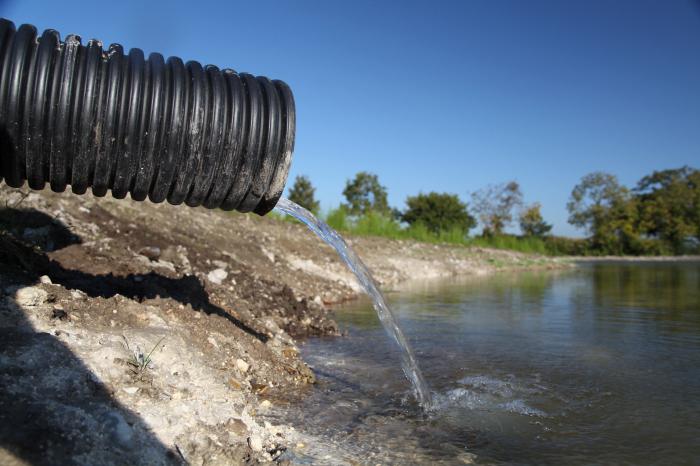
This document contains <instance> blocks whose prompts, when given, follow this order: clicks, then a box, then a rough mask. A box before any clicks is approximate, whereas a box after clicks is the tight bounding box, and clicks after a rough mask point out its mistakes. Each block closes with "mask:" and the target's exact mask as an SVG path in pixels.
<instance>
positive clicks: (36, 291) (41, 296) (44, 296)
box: [15, 286, 49, 306]
mask: <svg viewBox="0 0 700 466" xmlns="http://www.w3.org/2000/svg"><path fill="white" fill-rule="evenodd" d="M48 299H49V294H48V293H47V292H46V291H44V290H42V289H41V288H37V287H36V286H27V287H25V288H20V289H19V290H17V293H16V294H15V301H16V302H17V304H19V305H20V306H38V305H40V304H44V303H45V302H46V301H47V300H48Z"/></svg>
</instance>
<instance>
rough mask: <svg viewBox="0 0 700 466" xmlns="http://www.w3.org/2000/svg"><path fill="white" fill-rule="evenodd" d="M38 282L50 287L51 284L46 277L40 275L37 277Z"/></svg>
mask: <svg viewBox="0 0 700 466" xmlns="http://www.w3.org/2000/svg"><path fill="white" fill-rule="evenodd" d="M39 281H40V282H41V283H43V284H44V285H51V284H52V283H53V282H52V281H51V279H50V278H49V276H48V275H42V276H41V277H39Z"/></svg>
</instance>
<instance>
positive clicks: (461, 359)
mask: <svg viewBox="0 0 700 466" xmlns="http://www.w3.org/2000/svg"><path fill="white" fill-rule="evenodd" d="M389 302H390V304H391V305H392V307H393V309H394V310H395V312H396V315H397V317H398V319H399V321H400V323H401V325H402V326H403V328H404V330H405V332H406V335H407V337H408V339H409V341H411V343H413V345H414V348H415V350H416V356H417V358H418V361H419V363H420V364H421V367H423V368H424V374H425V377H426V379H427V381H428V383H429V384H430V386H431V388H432V390H433V400H434V405H435V407H436V409H435V412H434V413H432V414H430V415H424V414H423V413H422V411H421V410H420V409H418V407H417V406H416V405H415V403H414V402H413V401H412V397H411V396H410V393H409V391H408V390H407V387H406V386H405V383H402V377H401V373H400V370H399V369H398V368H397V367H396V364H395V362H394V361H395V360H396V357H397V356H396V355H395V353H394V351H395V350H394V348H393V347H392V345H391V344H389V342H387V340H386V339H385V338H384V337H383V335H382V329H381V325H380V323H379V322H378V320H377V318H376V316H375V314H374V312H373V311H372V308H371V305H369V304H368V303H367V304H363V303H360V304H357V305H354V306H353V307H349V308H346V309H342V310H340V311H338V312H337V313H336V319H337V320H338V321H339V323H340V324H341V326H343V327H344V328H346V329H347V330H348V332H349V335H348V337H346V338H335V339H317V340H311V341H309V342H307V343H306V344H305V345H304V347H303V353H304V354H303V356H304V358H305V359H306V360H307V361H308V362H309V363H310V365H311V366H312V367H313V369H314V371H315V372H316V374H317V375H318V377H319V384H318V385H317V386H316V387H315V388H314V389H313V390H312V391H310V392H308V393H306V394H304V395H303V396H300V398H299V399H298V400H296V401H295V402H293V403H292V404H291V405H290V406H288V407H287V411H286V413H285V414H283V417H284V420H285V421H286V422H290V423H292V424H293V425H296V426H298V428H299V429H300V430H304V431H306V432H310V433H312V434H313V435H315V436H316V437H317V438H318V439H320V442H319V444H320V445H323V447H322V448H319V447H316V448H315V449H314V448H310V447H306V448H305V449H292V450H291V451H290V452H289V453H288V454H289V456H290V458H291V459H294V460H295V461H299V462H304V461H306V462H309V463H313V464H323V463H326V464H339V463H343V462H348V463H350V462H351V461H353V459H354V460H355V461H358V460H359V461H360V462H361V463H363V464H364V463H367V464H377V463H383V464H439V463H444V464H464V463H469V462H475V463H477V464H553V465H559V464H697V461H698V460H699V459H700V264H698V263H676V264H673V263H656V264H649V263H647V264H642V263H625V264H614V263H608V264H589V265H583V266H581V267H580V268H578V269H576V270H573V271H567V272H557V273H552V272H549V273H526V274H519V275H500V276H494V277H491V278H482V279H475V280H471V281H469V282H466V283H453V284H444V285H441V286H439V287H427V288H425V289H421V290H414V291H412V292H408V293H401V294H390V295H389Z"/></svg>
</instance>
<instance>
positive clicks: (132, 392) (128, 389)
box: [122, 387, 139, 395]
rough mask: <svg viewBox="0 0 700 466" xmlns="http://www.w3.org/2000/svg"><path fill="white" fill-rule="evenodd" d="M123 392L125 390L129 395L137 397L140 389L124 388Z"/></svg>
mask: <svg viewBox="0 0 700 466" xmlns="http://www.w3.org/2000/svg"><path fill="white" fill-rule="evenodd" d="M122 390H124V391H125V392H126V393H128V394H129V395H135V394H136V392H138V391H139V387H124V388H123V389H122Z"/></svg>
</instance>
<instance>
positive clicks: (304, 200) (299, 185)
mask: <svg viewBox="0 0 700 466" xmlns="http://www.w3.org/2000/svg"><path fill="white" fill-rule="evenodd" d="M315 194H316V189H315V188H314V187H313V185H312V184H311V181H310V180H309V178H308V177H307V176H304V175H299V176H297V177H296V178H295V179H294V185H293V186H292V188H291V189H290V190H289V196H288V197H289V200H290V201H292V202H296V203H297V204H299V205H300V206H302V207H304V208H305V209H307V210H309V211H311V212H313V213H318V208H319V204H318V201H317V200H316V197H315Z"/></svg>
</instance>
